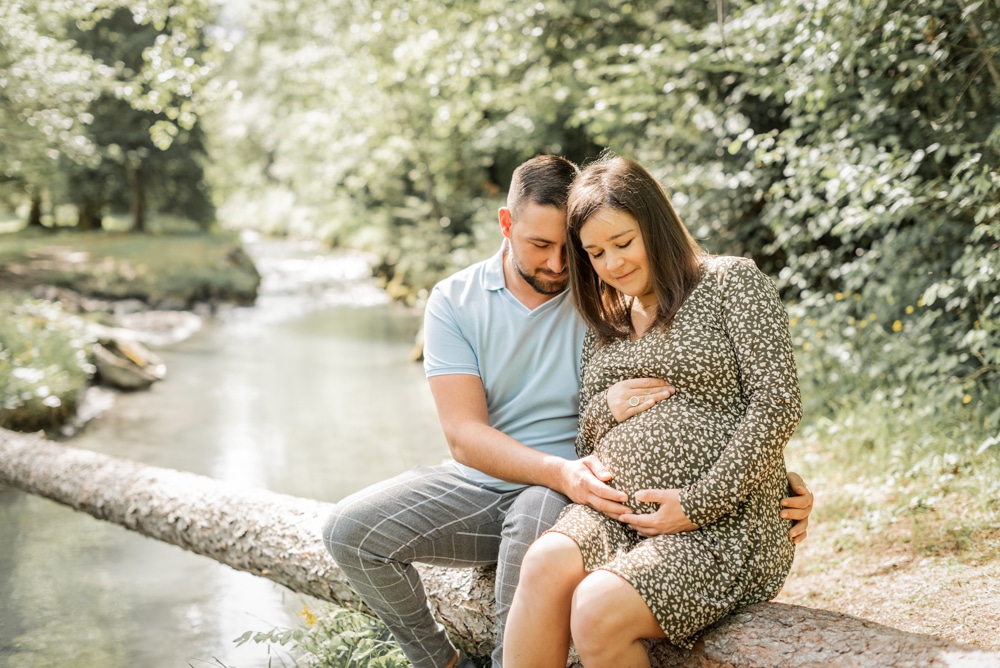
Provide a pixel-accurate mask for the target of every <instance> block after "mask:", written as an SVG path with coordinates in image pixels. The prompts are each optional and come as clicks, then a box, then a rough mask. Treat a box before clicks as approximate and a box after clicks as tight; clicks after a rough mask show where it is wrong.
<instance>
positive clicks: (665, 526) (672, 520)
mask: <svg viewBox="0 0 1000 668" xmlns="http://www.w3.org/2000/svg"><path fill="white" fill-rule="evenodd" d="M635 500H636V501H638V502H639V503H658V504H660V507H659V508H657V509H656V512H652V513H647V514H642V515H636V514H635V513H626V514H624V515H622V516H621V518H620V520H621V521H622V522H624V523H625V524H627V525H629V526H630V527H632V528H633V529H635V530H636V531H637V532H638V533H639V535H640V536H646V537H647V538H649V537H651V536H660V535H662V534H670V533H680V532H682V531H694V530H695V529H697V528H698V525H697V524H694V523H693V522H692V521H691V520H689V519H688V518H687V515H685V514H684V511H683V510H682V509H681V491H680V490H679V489H641V490H639V491H638V492H636V493H635Z"/></svg>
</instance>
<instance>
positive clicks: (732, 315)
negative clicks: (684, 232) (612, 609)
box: [552, 257, 802, 648]
mask: <svg viewBox="0 0 1000 668" xmlns="http://www.w3.org/2000/svg"><path fill="white" fill-rule="evenodd" d="M644 377H656V378H664V379H666V380H668V381H669V382H671V383H672V384H673V385H674V387H675V388H676V390H677V391H676V393H675V394H674V396H672V397H671V398H669V399H667V400H664V401H661V402H659V403H657V404H656V405H654V406H653V407H651V408H649V409H647V410H645V411H642V412H641V413H638V414H637V415H635V416H633V417H631V418H628V419H627V420H625V421H624V422H621V423H618V422H616V421H615V419H614V417H612V415H611V411H610V409H609V408H608V405H607V401H606V398H605V397H606V392H607V389H608V388H609V387H611V386H612V385H613V384H615V383H616V382H618V381H620V380H624V379H627V378H644ZM801 414H802V406H801V400H800V396H799V386H798V378H797V375H796V370H795V360H794V357H793V353H792V343H791V337H790V335H789V331H788V317H787V315H786V313H785V310H784V307H783V305H782V303H781V299H780V297H779V295H778V292H777V290H776V289H775V287H774V285H773V283H772V282H771V280H770V279H769V278H768V277H767V276H765V275H764V274H763V273H762V272H761V271H760V270H759V269H758V268H757V266H756V265H755V264H754V263H753V261H752V260H747V259H745V258H737V257H709V258H705V259H704V260H703V262H702V277H701V280H700V282H699V283H698V285H697V286H696V287H695V289H694V290H693V291H692V293H691V295H690V296H689V297H688V298H687V300H686V301H685V302H684V304H683V306H682V307H681V308H680V310H679V311H678V312H677V314H676V316H675V318H674V322H673V324H672V325H671V327H670V328H669V330H667V331H662V330H659V329H653V330H651V331H649V332H647V333H646V334H645V335H644V336H642V337H640V338H638V339H637V340H635V341H631V340H622V341H615V342H613V343H610V344H608V345H605V346H600V347H597V346H596V345H595V339H594V337H593V335H588V337H587V341H586V343H585V345H584V352H583V369H582V385H581V389H580V415H581V419H580V432H579V436H578V438H577V452H578V454H579V455H580V456H581V457H582V456H585V455H588V454H595V455H597V456H598V457H599V458H600V459H601V461H602V462H603V463H604V464H605V466H607V467H608V468H609V469H610V470H611V471H612V473H613V474H614V479H613V480H612V483H611V484H612V485H613V486H615V487H616V488H617V489H620V490H622V491H624V492H626V493H627V494H628V495H629V498H630V503H629V505H630V506H631V507H632V508H633V510H635V511H636V512H651V511H653V510H654V509H655V508H654V507H653V506H651V505H650V504H640V503H637V502H635V500H634V494H635V492H636V491H638V490H640V489H671V488H678V489H681V507H682V508H683V510H684V513H685V514H686V515H687V517H688V518H689V519H690V520H691V521H692V522H694V523H695V524H698V525H699V526H700V527H701V528H700V529H698V530H695V531H688V532H684V533H679V534H673V535H664V536H656V537H653V538H643V537H642V536H640V535H638V534H637V533H636V532H635V531H633V530H632V529H630V528H629V527H628V526H626V525H624V524H621V523H620V522H617V521H615V520H612V519H610V518H608V517H606V516H604V515H602V514H601V513H598V512H596V511H594V510H592V509H591V508H588V507H587V506H581V505H575V504H574V505H570V506H567V508H566V509H564V510H563V513H562V514H561V515H560V517H559V520H558V521H557V522H556V524H555V526H554V527H553V528H552V531H558V532H560V533H564V534H566V535H568V536H569V537H571V538H572V539H573V540H575V541H576V542H577V544H578V545H580V549H581V551H582V552H583V558H584V564H585V566H586V568H587V570H594V569H596V568H603V569H606V570H609V571H611V572H613V573H616V574H618V575H619V576H621V577H622V578H624V579H625V580H627V581H628V582H629V583H630V584H631V585H632V586H633V587H634V588H635V589H636V591H637V592H639V594H640V595H641V596H642V597H643V600H645V601H646V604H647V605H648V606H649V608H650V610H651V611H652V612H653V614H654V616H655V617H656V619H657V620H658V621H659V623H660V626H661V627H662V628H663V631H664V633H666V635H667V638H668V639H669V640H670V641H671V642H673V643H674V644H676V645H680V646H683V647H689V648H690V647H691V646H693V644H694V642H695V640H696V639H697V636H698V634H699V632H700V631H701V630H702V629H704V628H705V627H706V626H708V625H710V624H712V623H714V622H715V621H718V620H719V619H720V618H722V617H723V616H724V615H726V614H727V613H729V612H731V611H732V610H733V609H734V608H736V607H738V606H741V605H747V604H750V603H757V602H760V601H766V600H768V599H770V598H773V597H774V596H775V595H776V594H777V593H778V591H779V590H780V589H781V586H782V584H783V583H784V580H785V577H786V576H787V575H788V571H789V569H790V568H791V564H792V558H793V556H794V544H793V543H792V541H791V540H790V539H789V538H788V529H789V524H790V523H789V522H788V521H786V520H782V519H781V518H780V517H779V515H778V513H779V510H780V508H779V501H780V499H781V498H782V497H784V496H785V495H786V494H787V480H786V472H785V463H784V456H783V450H784V447H785V445H786V443H787V442H788V439H789V438H791V435H792V433H793V432H794V431H795V428H796V426H797V425H798V422H799V419H800V417H801Z"/></svg>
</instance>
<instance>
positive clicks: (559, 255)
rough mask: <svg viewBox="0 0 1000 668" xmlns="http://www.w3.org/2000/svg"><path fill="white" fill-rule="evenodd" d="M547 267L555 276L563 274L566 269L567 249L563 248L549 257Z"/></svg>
mask: <svg viewBox="0 0 1000 668" xmlns="http://www.w3.org/2000/svg"><path fill="white" fill-rule="evenodd" d="M546 265H547V266H548V268H549V271H551V272H552V273H553V274H561V273H563V270H564V269H566V249H565V248H561V249H559V250H557V251H555V252H553V253H552V254H551V255H549V261H548V262H547V263H546Z"/></svg>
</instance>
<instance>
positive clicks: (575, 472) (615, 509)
mask: <svg viewBox="0 0 1000 668" xmlns="http://www.w3.org/2000/svg"><path fill="white" fill-rule="evenodd" d="M428 382H429V384H430V388H431V394H432V395H433V396H434V403H435V405H436V406H437V412H438V418H439V419H440V420H441V427H442V429H443V430H444V435H445V438H446V439H447V441H448V448H449V449H450V450H451V454H452V456H453V457H454V458H455V460H456V461H458V462H459V463H461V464H464V465H466V466H469V467H472V468H474V469H476V470H479V471H482V472H483V473H486V474H488V475H491V476H493V477H495V478H499V479H501V480H506V481H508V482H513V483H521V484H527V485H543V486H545V487H548V488H550V489H554V490H555V491H557V492H561V493H563V494H565V495H566V496H568V497H569V498H570V500H572V501H574V502H575V503H582V504H586V505H588V506H590V507H592V508H594V509H595V510H598V511H600V512H602V513H604V514H606V515H610V516H612V517H617V516H619V515H621V514H622V513H626V512H629V509H628V507H627V506H624V505H622V502H624V501H626V500H627V499H628V497H627V496H626V495H625V493H624V492H620V491H618V490H616V489H614V488H612V487H610V486H609V485H607V484H606V483H605V481H606V480H608V479H610V477H611V474H610V472H608V471H607V470H606V469H605V468H604V467H603V466H602V465H601V464H600V462H599V461H597V459H596V458H595V457H585V458H583V459H579V460H569V459H563V458H562V457H558V456H556V455H550V454H547V453H544V452H541V451H539V450H535V449H533V448H529V447H528V446H526V445H524V444H523V443H521V442H519V441H517V440H515V439H513V438H511V437H510V436H507V435H506V434H504V433H502V432H500V431H499V430H497V429H494V428H493V427H491V426H490V420H489V411H488V410H487V407H486V392H485V390H484V389H483V383H482V380H481V379H480V378H479V377H478V376H473V375H467V374H446V375H440V376H431V377H430V378H428Z"/></svg>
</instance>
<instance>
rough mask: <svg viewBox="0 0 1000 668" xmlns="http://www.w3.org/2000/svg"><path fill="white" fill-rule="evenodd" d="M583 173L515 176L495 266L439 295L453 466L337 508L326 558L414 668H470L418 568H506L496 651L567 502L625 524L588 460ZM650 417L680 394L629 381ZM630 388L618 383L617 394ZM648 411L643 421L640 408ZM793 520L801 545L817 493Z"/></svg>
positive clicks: (552, 164) (433, 364)
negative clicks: (574, 241) (571, 216)
mask: <svg viewBox="0 0 1000 668" xmlns="http://www.w3.org/2000/svg"><path fill="white" fill-rule="evenodd" d="M576 174H577V168H576V166H575V165H574V164H573V163H571V162H569V161H567V160H565V159H563V158H559V157H555V156H539V157H536V158H533V159H532V160H529V161H528V162H526V163H524V164H523V165H521V166H520V167H518V168H517V169H516V170H515V172H514V175H513V178H512V182H511V186H510V191H509V194H508V197H507V206H506V207H503V208H501V209H500V211H499V219H500V229H501V231H502V233H503V236H504V243H503V246H502V247H501V249H500V251H498V252H497V254H495V255H494V256H493V257H491V258H490V259H488V260H486V261H484V262H480V263H478V264H475V265H473V266H471V267H469V268H467V269H464V270H462V271H459V272H458V273H456V274H454V275H453V276H451V277H449V278H447V279H445V280H443V281H441V282H440V283H439V284H438V285H437V286H436V287H435V288H434V290H433V292H432V293H431V296H430V299H429V300H428V303H427V309H426V313H425V322H424V341H425V343H424V359H425V362H424V367H425V371H426V374H427V377H428V382H429V384H430V388H431V393H432V394H433V396H434V401H435V404H436V406H437V411H438V417H439V418H440V420H441V425H442V427H443V429H444V434H445V437H446V439H447V441H448V445H449V448H450V450H451V453H452V455H453V457H454V461H453V462H449V463H446V464H442V465H440V466H432V467H420V468H417V469H414V470H411V471H408V472H406V473H403V474H401V475H399V476H396V477H395V478H392V479H390V480H387V481H384V482H381V483H378V484H375V485H373V486H371V487H369V488H367V489H364V490H362V491H360V492H358V493H356V494H354V495H352V496H350V497H348V498H346V499H344V500H343V501H341V502H340V503H338V504H337V506H336V509H335V510H334V512H333V514H332V515H331V517H330V519H329V521H328V522H327V525H326V527H325V528H324V531H323V537H324V541H325V544H326V547H327V549H328V550H329V551H330V553H331V555H333V557H334V559H335V560H336V561H337V564H338V565H339V566H340V568H341V570H342V571H343V573H344V574H345V576H346V577H347V579H348V581H350V583H351V585H352V586H353V587H354V588H355V589H356V590H357V591H358V593H359V594H361V597H362V598H363V599H364V601H365V603H367V604H368V605H369V606H370V607H371V608H372V609H373V610H374V611H375V612H376V613H377V614H378V615H379V617H380V618H381V619H382V621H383V622H385V624H386V625H387V626H388V627H389V629H390V630H391V631H392V633H393V635H394V636H395V638H396V640H397V641H399V643H400V645H401V646H402V648H403V652H404V653H405V654H406V656H407V658H408V659H409V660H410V661H411V662H412V663H413V665H414V666H415V668H452V667H456V666H457V668H472V666H473V664H472V662H471V661H469V660H468V659H467V658H464V657H461V656H460V655H459V654H458V652H456V650H455V647H454V645H452V643H451V641H450V640H449V639H448V636H447V634H446V633H445V631H444V628H443V627H442V626H441V625H440V624H439V623H438V622H437V621H435V620H434V618H433V616H432V615H431V612H430V609H429V607H428V604H427V600H426V596H425V594H424V590H423V586H422V585H421V582H420V579H419V575H418V574H417V572H416V569H414V568H413V565H412V564H413V563H414V562H422V563H428V564H434V565H438V566H450V567H473V566H485V565H489V564H494V563H496V564H497V574H496V605H497V607H496V613H497V620H498V630H497V646H496V649H495V650H494V652H493V666H494V668H500V666H501V660H502V655H501V652H502V646H501V642H502V638H503V626H504V623H505V621H506V616H507V611H508V609H509V608H510V602H511V600H512V598H513V595H514V589H515V588H516V586H517V579H518V574H519V572H520V565H521V560H522V558H523V556H524V552H525V551H526V550H527V548H528V545H530V544H531V543H532V542H533V541H534V540H535V538H537V537H538V536H539V535H540V534H541V533H542V532H543V531H545V530H546V529H547V528H548V527H549V526H551V525H552V523H553V522H554V521H555V519H556V517H557V516H558V515H559V512H560V510H561V509H562V507H563V506H564V505H566V503H568V502H569V501H571V500H572V501H574V502H576V503H584V504H587V505H589V506H591V507H593V508H595V509H597V510H599V511H601V512H603V513H606V514H608V515H610V516H612V517H618V516H619V515H622V514H624V513H628V512H630V509H629V508H628V507H627V506H625V505H623V502H624V501H626V497H625V495H624V494H623V493H622V492H619V491H617V490H615V489H614V488H613V487H611V486H610V485H608V481H609V480H610V477H611V476H610V473H609V472H608V471H607V470H605V469H604V467H603V466H602V465H601V464H600V462H598V461H597V460H596V459H595V458H593V457H587V458H584V459H577V458H576V453H575V447H574V442H575V438H576V429H577V420H578V414H577V409H578V406H577V395H578V391H579V385H580V367H579V365H580V352H581V350H582V345H583V336H584V333H585V330H584V325H583V323H582V321H581V320H580V318H579V317H578V316H577V314H576V312H575V310H574V307H573V303H572V299H571V298H570V295H569V294H568V293H567V291H566V284H567V280H568V271H567V265H566V231H565V207H566V195H567V191H568V190H569V186H570V184H571V183H572V181H573V179H574V177H575V176H576ZM622 383H623V384H626V383H627V384H629V385H628V388H627V389H624V388H619V386H615V387H613V388H612V389H611V390H609V392H612V391H627V392H629V396H632V395H642V396H643V398H644V399H643V404H642V406H643V407H648V406H650V405H652V404H653V403H655V402H656V401H660V400H663V399H666V398H667V397H669V396H670V395H671V394H672V392H673V388H672V387H670V386H669V385H668V384H667V383H666V382H664V381H662V380H655V379H645V380H639V381H635V380H633V381H622ZM619 385H622V384H619ZM640 409H641V407H640ZM790 479H791V480H792V481H793V488H794V490H795V492H796V494H797V495H798V496H794V497H791V498H789V499H785V500H783V501H782V504H783V505H786V508H785V509H784V510H783V511H782V513H783V515H786V516H787V517H789V518H790V519H796V520H800V522H798V523H797V524H796V525H795V526H794V527H793V528H792V532H791V533H790V535H791V536H792V538H793V539H794V540H796V541H798V540H801V539H802V538H804V537H805V533H806V527H807V524H808V515H809V512H810V510H811V508H812V495H811V494H810V493H809V491H808V488H807V487H806V486H805V483H803V482H802V481H801V478H799V477H798V476H797V475H795V474H791V475H790Z"/></svg>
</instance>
